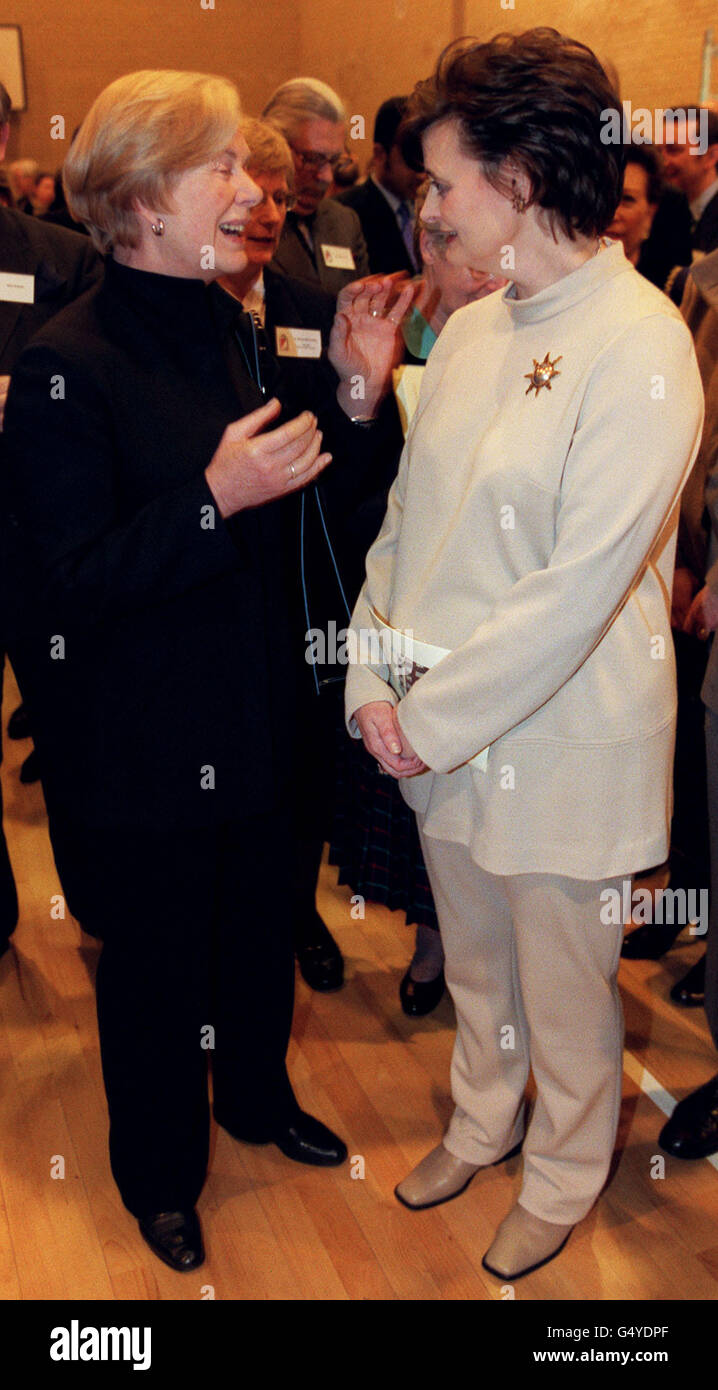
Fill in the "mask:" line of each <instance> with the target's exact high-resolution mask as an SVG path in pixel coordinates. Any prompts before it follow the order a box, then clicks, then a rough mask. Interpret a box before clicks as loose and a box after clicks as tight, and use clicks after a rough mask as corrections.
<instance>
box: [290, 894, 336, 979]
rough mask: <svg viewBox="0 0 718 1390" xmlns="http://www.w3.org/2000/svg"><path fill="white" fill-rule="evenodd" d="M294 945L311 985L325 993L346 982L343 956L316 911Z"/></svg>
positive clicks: (304, 973) (303, 975) (305, 977)
mask: <svg viewBox="0 0 718 1390" xmlns="http://www.w3.org/2000/svg"><path fill="white" fill-rule="evenodd" d="M295 949H296V953H297V960H298V961H299V969H300V971H301V973H302V978H303V979H304V980H305V981H306V983H307V984H308V985H309V988H310V989H316V990H317V991H318V992H319V993H320V994H326V993H328V992H329V991H330V990H333V989H341V987H342V985H343V984H344V957H343V956H342V953H341V951H340V950H339V947H338V946H337V943H336V941H335V940H334V937H333V936H332V934H331V932H330V931H329V928H328V927H326V926H325V925H324V922H323V921H322V919H321V917H320V916H319V914H318V913H317V914H316V915H315V917H314V918H313V920H312V921H311V922H310V923H309V925H304V926H303V927H302V929H301V931H299V932H298V933H297V937H296V942H295Z"/></svg>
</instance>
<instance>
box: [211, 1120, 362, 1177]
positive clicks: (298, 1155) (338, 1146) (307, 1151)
mask: <svg viewBox="0 0 718 1390" xmlns="http://www.w3.org/2000/svg"><path fill="white" fill-rule="evenodd" d="M214 1118H215V1120H216V1121H217V1124H218V1125H221V1126H222V1129H226V1131H227V1133H228V1134H231V1136H232V1138H233V1139H238V1140H239V1142H240V1144H276V1145H277V1148H278V1149H280V1150H281V1152H282V1153H283V1154H284V1155H285V1157H286V1158H291V1159H292V1160H293V1161H294V1162H295V1163H310V1164H313V1165H314V1166H315V1167H317V1168H335V1167H337V1166H338V1164H340V1163H343V1162H344V1160H345V1158H346V1156H347V1146H346V1144H345V1143H344V1142H343V1141H342V1140H341V1139H340V1138H339V1137H338V1135H336V1134H333V1133H332V1131H331V1130H330V1129H327V1126H326V1125H323V1124H322V1122H321V1120H315V1118H314V1116H313V1115H307V1113H306V1111H305V1110H299V1111H297V1114H296V1115H295V1116H294V1118H293V1119H292V1120H291V1121H289V1122H288V1124H287V1125H286V1126H284V1127H283V1128H282V1129H280V1130H275V1131H274V1132H273V1133H267V1134H258V1133H257V1131H256V1130H255V1131H254V1133H248V1132H247V1130H244V1132H242V1126H241V1124H239V1125H235V1124H232V1125H229V1124H226V1123H225V1121H224V1120H223V1119H222V1115H221V1111H220V1113H219V1114H218V1113H217V1108H216V1106H215V1110H214Z"/></svg>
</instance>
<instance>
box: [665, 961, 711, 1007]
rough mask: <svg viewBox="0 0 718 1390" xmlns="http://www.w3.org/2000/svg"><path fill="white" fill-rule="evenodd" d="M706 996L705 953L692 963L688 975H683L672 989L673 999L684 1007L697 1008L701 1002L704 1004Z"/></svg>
mask: <svg viewBox="0 0 718 1390" xmlns="http://www.w3.org/2000/svg"><path fill="white" fill-rule="evenodd" d="M705 998H706V958H705V954H704V955H702V956H701V958H700V960H697V961H696V963H695V965H692V966H691V968H690V970H689V971H688V974H687V975H684V976H683V979H682V980H679V981H678V983H677V984H675V985H674V986H673V989H672V990H671V999H672V1000H673V1003H674V1004H682V1005H683V1007H684V1009H695V1008H697V1007H698V1005H699V1004H704V1003H705Z"/></svg>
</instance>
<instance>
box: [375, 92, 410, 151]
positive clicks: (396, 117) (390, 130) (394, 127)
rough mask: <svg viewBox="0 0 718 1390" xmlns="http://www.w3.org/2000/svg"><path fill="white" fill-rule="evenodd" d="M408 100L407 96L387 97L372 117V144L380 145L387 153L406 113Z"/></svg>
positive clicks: (393, 142)
mask: <svg viewBox="0 0 718 1390" xmlns="http://www.w3.org/2000/svg"><path fill="white" fill-rule="evenodd" d="M408 101H409V98H408V97H388V98H387V100H386V101H383V102H382V104H381V106H380V107H379V110H378V111H377V113H376V116H375V118H374V144H375V145H381V146H382V147H383V149H385V150H386V152H387V154H388V153H389V151H390V149H391V147H392V145H394V144H395V143H396V132H397V131H398V129H399V126H400V125H401V123H402V121H403V119H404V116H405V115H406V108H407V103H408Z"/></svg>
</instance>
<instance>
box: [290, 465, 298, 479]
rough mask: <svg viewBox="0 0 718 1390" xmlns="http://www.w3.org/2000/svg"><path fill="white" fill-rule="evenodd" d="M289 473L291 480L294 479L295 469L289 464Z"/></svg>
mask: <svg viewBox="0 0 718 1390" xmlns="http://www.w3.org/2000/svg"><path fill="white" fill-rule="evenodd" d="M289 472H290V473H291V475H292V477H293V478H296V476H297V472H296V469H295V467H294V464H293V463H290V465H289Z"/></svg>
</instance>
